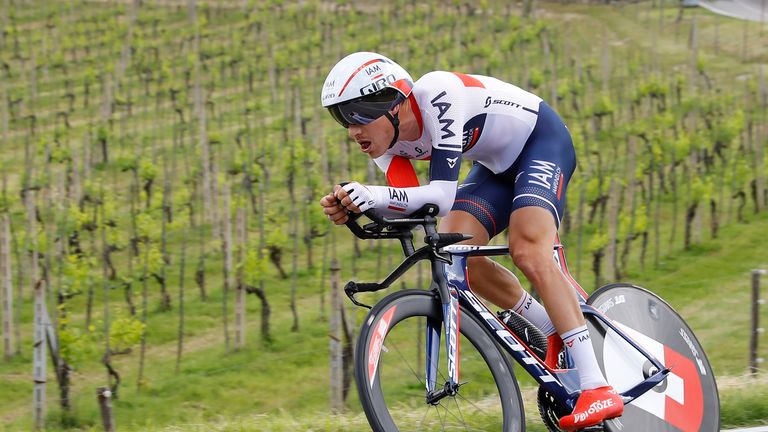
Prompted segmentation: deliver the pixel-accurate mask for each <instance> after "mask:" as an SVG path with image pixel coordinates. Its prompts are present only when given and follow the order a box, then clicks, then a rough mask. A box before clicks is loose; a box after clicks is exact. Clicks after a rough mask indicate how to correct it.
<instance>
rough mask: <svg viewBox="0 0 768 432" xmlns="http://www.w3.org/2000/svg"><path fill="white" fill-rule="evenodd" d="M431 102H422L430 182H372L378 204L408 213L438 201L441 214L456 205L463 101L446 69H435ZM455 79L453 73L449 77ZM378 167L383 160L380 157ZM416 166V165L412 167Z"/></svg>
mask: <svg viewBox="0 0 768 432" xmlns="http://www.w3.org/2000/svg"><path fill="white" fill-rule="evenodd" d="M433 74H434V75H435V76H434V78H433V79H431V81H433V82H434V83H437V84H438V85H434V86H432V91H431V93H432V94H431V95H430V97H429V102H430V103H429V104H428V105H426V106H422V117H423V118H424V127H425V128H428V129H429V132H430V136H432V137H434V138H433V142H432V154H431V158H430V165H429V178H430V182H429V184H427V185H424V186H418V187H408V188H402V187H382V186H371V187H370V188H372V189H375V191H372V192H373V193H374V196H375V197H376V208H379V209H383V208H386V209H390V210H394V211H399V212H402V213H406V214H407V213H408V212H411V211H413V210H416V209H419V208H420V207H421V206H423V205H424V204H428V203H430V204H437V205H438V207H439V208H440V213H439V215H440V216H445V215H446V214H448V212H449V211H450V209H451V207H452V206H453V200H454V199H455V198H456V187H457V186H458V178H459V170H460V168H461V148H462V134H463V131H462V127H463V124H464V117H465V113H464V107H463V104H462V103H460V102H458V101H457V100H456V97H457V96H458V94H457V93H458V89H457V88H456V87H452V86H450V85H440V84H442V83H445V80H444V77H443V76H440V75H441V74H445V73H444V72H437V73H434V72H433ZM450 78H451V79H453V77H450ZM376 163H377V164H378V165H379V167H382V164H380V163H379V161H378V160H377V162H376ZM411 169H413V168H411Z"/></svg>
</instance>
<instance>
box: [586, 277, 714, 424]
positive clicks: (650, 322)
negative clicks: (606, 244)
mask: <svg viewBox="0 0 768 432" xmlns="http://www.w3.org/2000/svg"><path fill="white" fill-rule="evenodd" d="M587 303H588V304H590V305H592V306H594V307H595V308H597V309H598V310H600V311H602V312H603V313H604V314H605V315H606V316H608V317H609V318H610V319H611V320H613V321H614V323H618V324H619V325H620V327H621V328H622V330H623V331H626V332H627V333H628V334H629V336H630V337H632V339H633V340H634V341H635V342H637V343H639V344H640V345H641V346H643V348H644V349H646V350H647V351H648V352H649V353H650V354H652V355H654V356H655V357H656V358H657V359H659V360H660V361H661V363H662V364H664V365H665V367H669V368H671V369H672V371H671V374H670V376H668V377H667V378H666V379H665V380H664V381H662V382H661V383H660V384H659V385H657V386H656V387H655V388H653V389H651V390H649V391H648V392H646V393H645V394H643V395H642V396H640V397H639V398H637V399H635V400H634V401H632V402H631V403H630V404H628V405H627V406H626V407H625V410H624V415H622V416H621V417H619V418H617V419H614V420H609V421H606V422H605V424H604V428H605V430H606V431H610V432H614V431H615V432H635V431H636V432H640V431H643V432H645V431H649V430H652V431H660V432H665V431H670V432H671V431H683V432H690V431H702V432H715V431H719V430H720V400H719V395H718V391H717V383H716V382H715V375H714V373H713V371H712V367H711V365H710V364H709V360H707V357H706V354H705V353H704V350H703V349H702V347H701V344H700V343H699V341H698V340H697V339H696V337H695V336H694V334H693V331H691V329H690V327H689V326H688V325H687V324H686V323H685V321H684V320H683V319H682V318H681V317H680V315H679V314H678V313H677V312H675V310H674V309H673V308H672V307H671V306H670V305H669V304H668V303H667V302H665V301H664V300H663V299H661V298H660V297H659V296H657V295H656V294H654V293H652V292H651V291H649V290H647V289H645V288H641V287H639V286H636V285H632V284H627V283H614V284H609V285H606V286H604V287H601V288H600V289H598V290H596V291H595V292H594V293H593V294H592V295H591V296H590V297H589V300H588V302H587ZM588 317H589V319H588V320H587V322H588V326H589V329H590V334H591V335H592V344H593V346H594V349H595V353H596V354H597V360H598V363H599V364H600V367H601V369H602V370H603V373H604V374H605V376H606V379H608V382H609V383H610V384H611V385H613V386H614V387H615V388H616V389H617V390H619V391H623V390H624V388H627V387H629V386H631V383H630V382H631V381H632V380H633V379H634V380H636V381H638V382H639V380H642V379H643V377H647V376H649V374H650V373H652V371H650V370H648V367H649V365H650V362H647V360H645V361H644V359H643V358H640V357H633V356H632V355H629V354H627V353H630V352H634V350H633V349H622V346H624V348H626V345H623V344H626V342H625V341H623V340H620V338H618V336H617V335H616V334H615V332H613V331H610V330H607V328H606V326H605V325H603V324H602V323H600V322H599V321H598V320H597V319H596V318H594V317H590V316H588ZM626 365H631V366H630V367H627V366H626ZM641 368H642V369H641ZM623 387H624V388H623Z"/></svg>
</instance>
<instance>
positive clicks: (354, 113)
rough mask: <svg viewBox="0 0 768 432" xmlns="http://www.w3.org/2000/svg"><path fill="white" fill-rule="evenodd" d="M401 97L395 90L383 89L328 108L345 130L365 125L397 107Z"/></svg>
mask: <svg viewBox="0 0 768 432" xmlns="http://www.w3.org/2000/svg"><path fill="white" fill-rule="evenodd" d="M402 99H403V97H402V95H401V94H400V92H398V91H397V90H394V89H384V90H381V91H379V92H376V93H372V94H370V95H366V96H364V97H362V98H359V99H354V100H351V101H349V102H342V103H340V104H336V105H333V106H331V107H328V111H330V113H331V116H332V117H333V118H334V119H335V120H336V121H337V122H339V124H340V125H342V126H344V127H345V128H349V125H367V124H369V123H371V122H373V121H374V120H376V119H378V118H379V117H381V116H383V115H385V114H386V113H387V112H389V110H391V109H392V108H394V107H395V106H397V104H399V103H400V102H401V101H402Z"/></svg>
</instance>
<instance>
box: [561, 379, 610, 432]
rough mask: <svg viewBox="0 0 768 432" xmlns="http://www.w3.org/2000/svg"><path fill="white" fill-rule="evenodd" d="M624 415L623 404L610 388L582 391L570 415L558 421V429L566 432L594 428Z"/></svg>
mask: <svg viewBox="0 0 768 432" xmlns="http://www.w3.org/2000/svg"><path fill="white" fill-rule="evenodd" d="M622 413H624V402H623V401H622V400H621V396H619V394H618V393H616V391H615V390H614V389H613V387H611V386H605V387H598V388H596V389H591V390H584V391H583V392H581V395H580V396H579V399H578V400H577V401H576V407H575V408H574V409H573V412H572V413H571V414H570V415H567V416H564V417H563V418H561V419H560V428H561V429H563V430H566V431H568V432H572V431H576V430H579V429H583V428H585V427H588V426H594V425H596V424H598V423H601V422H602V421H603V420H608V419H612V418H614V417H618V416H620V415H621V414H622Z"/></svg>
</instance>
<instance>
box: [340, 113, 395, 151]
mask: <svg viewBox="0 0 768 432" xmlns="http://www.w3.org/2000/svg"><path fill="white" fill-rule="evenodd" d="M397 111H398V110H397V108H395V109H394V110H393V111H390V112H392V113H395V112H397ZM347 134H349V137H350V138H352V139H353V140H355V142H357V144H359V145H360V151H362V152H363V153H365V154H367V155H368V156H369V157H370V158H371V159H375V158H377V157H379V156H381V155H383V154H384V152H386V151H387V149H388V148H389V143H391V142H392V137H393V136H394V134H395V128H394V127H393V126H392V123H391V122H390V121H389V120H388V119H387V117H386V116H381V117H379V118H377V119H376V120H374V121H372V122H371V123H368V124H367V125H349V129H347Z"/></svg>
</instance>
